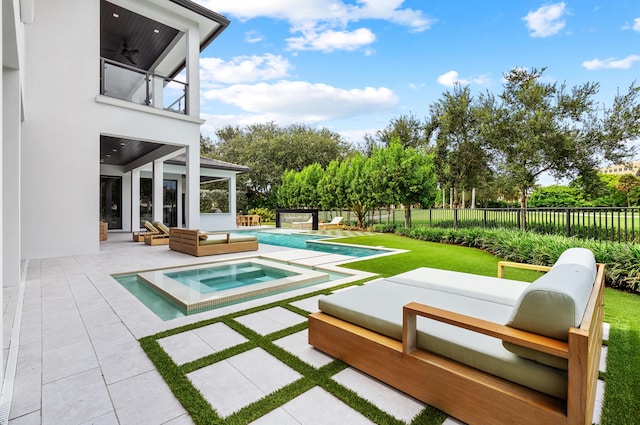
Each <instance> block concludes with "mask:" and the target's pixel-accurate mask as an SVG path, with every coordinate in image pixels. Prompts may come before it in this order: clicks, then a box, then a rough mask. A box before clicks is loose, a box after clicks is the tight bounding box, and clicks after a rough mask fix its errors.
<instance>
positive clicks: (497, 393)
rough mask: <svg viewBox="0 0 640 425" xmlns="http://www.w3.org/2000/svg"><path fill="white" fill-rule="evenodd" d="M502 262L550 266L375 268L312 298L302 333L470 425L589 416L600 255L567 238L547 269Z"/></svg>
mask: <svg viewBox="0 0 640 425" xmlns="http://www.w3.org/2000/svg"><path fill="white" fill-rule="evenodd" d="M505 266H512V267H522V268H528V269H538V270H543V271H548V272H547V273H546V274H545V275H543V276H542V277H540V278H539V279H537V280H536V281H535V282H533V283H531V284H528V283H525V282H519V281H513V280H506V279H499V278H491V277H486V276H477V275H472V274H467V273H459V272H450V271H444V270H436V269H428V268H419V269H416V270H413V271H410V272H407V273H403V274H400V275H397V276H394V277H390V278H387V279H378V280H376V281H373V282H372V283H369V284H365V285H363V286H361V287H357V288H354V289H351V290H348V291H342V292H339V293H335V294H332V295H330V296H327V297H324V298H321V299H320V300H319V307H320V310H321V311H320V312H318V313H314V314H312V315H311V316H310V317H309V343H310V344H311V345H313V346H315V347H316V348H318V349H320V350H322V351H324V352H326V353H327V354H329V355H331V356H333V357H336V358H338V359H340V360H342V361H344V362H345V363H348V364H349V365H351V366H353V367H355V368H357V369H360V370H362V371H363V372H365V373H367V374H369V375H372V376H374V377H375V378H377V379H379V380H381V381H383V382H386V383H387V384H389V385H391V386H393V387H395V388H398V389H399V390H401V391H403V392H405V393H407V394H410V395H412V396H413V397H415V398H417V399H419V400H421V401H423V402H425V403H428V404H430V405H432V406H434V407H436V408H438V409H441V410H443V411H445V412H446V413H448V414H450V415H452V416H454V417H456V418H458V419H459V420H461V421H464V422H466V423H469V424H516V423H517V424H525V425H526V424H531V425H534V424H545V425H554V424H572V425H574V424H575V425H577V424H580V425H584V424H591V423H592V422H591V420H592V416H593V407H594V401H595V395H596V383H597V378H598V369H599V362H600V350H601V345H602V321H603V298H602V297H603V288H604V265H602V264H596V263H595V260H594V257H593V254H592V253H591V251H589V250H586V249H582V248H572V249H569V250H567V251H565V252H564V253H563V254H562V255H561V257H560V258H559V259H558V261H557V262H556V263H555V264H554V266H553V267H551V268H549V267H538V266H531V265H520V264H517V263H507V262H501V263H500V264H499V266H498V268H499V276H501V275H502V268H503V267H505ZM418 316H420V317H418Z"/></svg>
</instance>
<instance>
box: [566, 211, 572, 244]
mask: <svg viewBox="0 0 640 425" xmlns="http://www.w3.org/2000/svg"><path fill="white" fill-rule="evenodd" d="M566 213H567V218H566V220H567V224H566V225H567V237H570V236H571V210H570V209H569V208H567V209H566Z"/></svg>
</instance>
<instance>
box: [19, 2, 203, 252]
mask: <svg viewBox="0 0 640 425" xmlns="http://www.w3.org/2000/svg"><path fill="white" fill-rule="evenodd" d="M35 1H36V7H35V19H34V22H33V24H31V25H29V26H28V27H27V31H26V47H27V49H28V52H29V55H28V56H27V58H26V74H25V85H26V86H27V87H28V92H27V95H26V102H25V103H26V105H27V108H28V109H27V113H26V116H27V118H26V120H25V122H24V124H23V142H24V143H23V154H22V170H21V178H22V181H23V185H22V226H21V229H22V240H23V244H22V257H23V258H41V257H49V256H62V255H73V254H78V253H94V252H98V251H99V238H98V221H99V218H100V215H99V214H100V211H99V208H100V185H99V182H100V174H101V167H100V163H99V152H100V135H101V134H103V135H109V136H117V137H125V138H131V139H139V140H144V141H151V142H157V143H164V144H172V145H178V146H191V147H193V148H195V149H199V134H200V124H201V121H200V120H199V119H197V118H190V117H183V116H177V115H176V114H171V113H167V112H164V111H161V110H155V109H153V108H148V107H143V106H139V105H134V104H131V103H128V102H125V101H118V100H117V99H111V98H105V97H103V96H99V90H100V74H99V58H100V2H99V0H83V1H76V0H35ZM114 3H119V4H123V5H124V6H125V7H127V6H130V5H135V11H136V12H138V13H140V12H144V8H145V7H153V8H154V9H153V10H151V9H149V13H148V15H149V16H152V17H153V18H154V19H158V18H159V17H160V15H161V13H160V12H159V11H158V8H157V6H155V5H152V4H149V3H144V2H138V1H136V2H128V1H114ZM181 19H182V18H180V17H177V16H173V17H172V18H171V20H170V23H171V24H172V25H174V26H177V27H178V29H179V30H185V31H186V30H189V28H191V29H193V27H192V26H190V25H189V23H188V22H185V23H183V24H184V27H179V25H180V23H181ZM196 95H197V94H196ZM105 174H106V173H105ZM129 187H130V185H128V186H127V185H124V181H123V192H124V191H125V190H128V188H129ZM123 199H126V198H124V197H123ZM124 207H125V205H124V204H123V214H124V215H123V227H124V225H125V223H128V228H129V229H130V228H131V219H130V209H129V210H128V211H127V210H125V209H124ZM194 224H196V225H197V223H194Z"/></svg>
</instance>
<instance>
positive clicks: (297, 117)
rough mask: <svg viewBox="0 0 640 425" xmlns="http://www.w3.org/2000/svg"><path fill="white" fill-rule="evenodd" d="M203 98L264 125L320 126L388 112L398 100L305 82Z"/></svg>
mask: <svg viewBox="0 0 640 425" xmlns="http://www.w3.org/2000/svg"><path fill="white" fill-rule="evenodd" d="M203 98H204V99H207V100H217V101H219V102H222V103H225V104H228V105H233V106H236V107H238V108H240V109H242V110H243V111H245V112H247V113H248V114H249V115H251V116H252V118H259V120H261V121H264V120H265V117H266V118H268V119H267V120H273V121H276V122H278V123H282V122H321V121H326V120H333V119H344V118H350V117H354V116H358V115H365V114H370V113H373V112H379V111H386V110H389V109H391V108H392V107H393V106H394V105H395V104H396V103H397V102H398V96H397V95H396V94H395V93H394V92H393V91H391V90H390V89H388V88H386V87H378V88H373V87H366V88H364V89H342V88H338V87H333V86H329V85H327V84H312V83H308V82H305V81H279V82H277V83H273V84H268V83H258V84H236V85H232V86H229V87H225V88H220V89H211V90H206V91H205V92H204V93H203Z"/></svg>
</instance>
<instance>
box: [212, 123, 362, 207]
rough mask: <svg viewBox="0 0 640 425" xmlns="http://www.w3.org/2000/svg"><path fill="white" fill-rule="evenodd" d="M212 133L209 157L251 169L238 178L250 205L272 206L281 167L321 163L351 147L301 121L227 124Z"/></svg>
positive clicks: (294, 168)
mask: <svg viewBox="0 0 640 425" xmlns="http://www.w3.org/2000/svg"><path fill="white" fill-rule="evenodd" d="M216 136H217V138H218V140H217V141H216V142H215V143H214V146H213V152H212V154H211V156H212V157H214V158H216V159H221V160H223V161H228V162H232V163H236V164H241V165H245V166H247V167H249V168H250V169H251V170H250V171H249V173H248V174H246V175H243V176H242V177H241V178H240V179H239V184H238V186H239V187H240V186H241V185H245V187H246V189H247V192H248V197H249V199H250V203H251V205H250V206H252V207H255V206H263V205H266V206H270V207H275V204H276V196H275V195H276V193H277V188H278V186H279V184H280V182H281V178H282V175H283V173H284V171H285V170H295V171H301V170H302V169H303V168H304V167H306V166H307V165H310V164H313V163H318V164H319V165H320V166H321V167H325V166H326V165H328V164H329V163H330V162H331V161H332V160H334V159H342V158H344V157H346V155H347V154H348V153H349V152H351V150H352V149H351V147H350V145H349V144H348V143H347V142H345V141H344V140H343V139H342V137H341V136H340V135H339V134H337V133H334V132H332V131H329V130H327V129H313V128H310V127H308V126H306V125H301V124H293V125H290V126H288V127H280V126H278V125H276V124H275V123H272V122H271V123H266V124H254V125H250V126H247V127H244V128H239V127H232V126H229V127H225V128H222V129H220V130H218V131H217V132H216Z"/></svg>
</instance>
